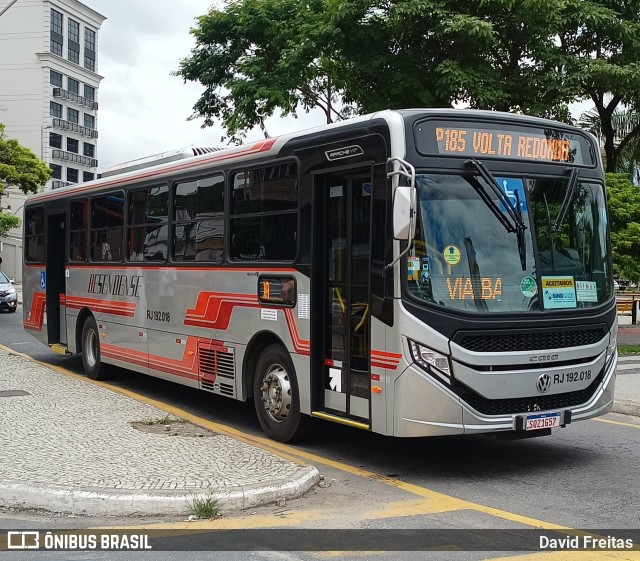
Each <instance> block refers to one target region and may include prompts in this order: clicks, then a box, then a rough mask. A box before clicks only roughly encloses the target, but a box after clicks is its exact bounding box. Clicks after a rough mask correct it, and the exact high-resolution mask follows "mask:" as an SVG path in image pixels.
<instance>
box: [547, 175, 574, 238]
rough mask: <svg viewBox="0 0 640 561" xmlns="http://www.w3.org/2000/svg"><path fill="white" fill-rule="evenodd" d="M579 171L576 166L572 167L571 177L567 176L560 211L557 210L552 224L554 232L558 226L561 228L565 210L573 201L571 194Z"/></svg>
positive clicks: (557, 230)
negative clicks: (567, 179)
mask: <svg viewBox="0 0 640 561" xmlns="http://www.w3.org/2000/svg"><path fill="white" fill-rule="evenodd" d="M579 173H580V170H579V169H578V168H573V169H572V170H571V177H570V178H569V185H568V186H567V192H566V193H565V194H564V200H563V201H562V206H561V207H560V212H558V216H557V217H556V221H555V222H554V224H553V231H554V232H559V231H560V228H562V223H563V222H564V219H565V216H566V215H567V211H568V210H569V205H570V204H571V203H572V202H573V195H574V193H575V191H576V186H577V185H578V174H579Z"/></svg>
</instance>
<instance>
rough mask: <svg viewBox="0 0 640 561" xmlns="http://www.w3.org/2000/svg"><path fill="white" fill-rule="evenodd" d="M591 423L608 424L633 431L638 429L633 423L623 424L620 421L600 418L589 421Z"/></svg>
mask: <svg viewBox="0 0 640 561" xmlns="http://www.w3.org/2000/svg"><path fill="white" fill-rule="evenodd" d="M591 420H592V421H598V422H599V423H609V424H610V425H620V426H622V427H632V428H634V429H640V425H634V424H633V423H623V422H622V421H614V420H612V419H603V418H601V417H599V418H597V419H591Z"/></svg>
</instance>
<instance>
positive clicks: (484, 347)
mask: <svg viewBox="0 0 640 561" xmlns="http://www.w3.org/2000/svg"><path fill="white" fill-rule="evenodd" d="M605 335H606V331H605V330H604V329H603V328H601V327H599V328H596V329H576V330H566V331H548V332H530V331H528V332H522V333H517V332H516V333H514V332H511V333H500V334H494V335H470V334H468V333H466V334H461V336H459V337H455V338H454V342H456V343H458V344H459V345H460V346H461V347H463V348H465V349H468V350H470V351H474V352H477V353H506V352H516V351H540V350H543V349H564V348H567V347H581V346H584V345H592V344H594V343H597V342H598V341H601V340H602V339H603V338H604V337H605ZM458 339H459V340H458Z"/></svg>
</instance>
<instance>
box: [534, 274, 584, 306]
mask: <svg viewBox="0 0 640 561" xmlns="http://www.w3.org/2000/svg"><path fill="white" fill-rule="evenodd" d="M542 295H543V302H544V307H545V308H546V309H547V310H552V309H558V308H575V307H576V306H577V303H576V287H575V281H574V280H573V277H542Z"/></svg>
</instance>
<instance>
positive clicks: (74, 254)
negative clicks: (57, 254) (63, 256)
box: [69, 199, 89, 263]
mask: <svg viewBox="0 0 640 561" xmlns="http://www.w3.org/2000/svg"><path fill="white" fill-rule="evenodd" d="M69 210H70V213H69V214H70V224H69V261H75V262H76V263H77V262H83V261H86V260H87V241H88V240H89V201H88V200H87V199H82V200H80V201H72V202H71V204H70V205H69Z"/></svg>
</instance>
